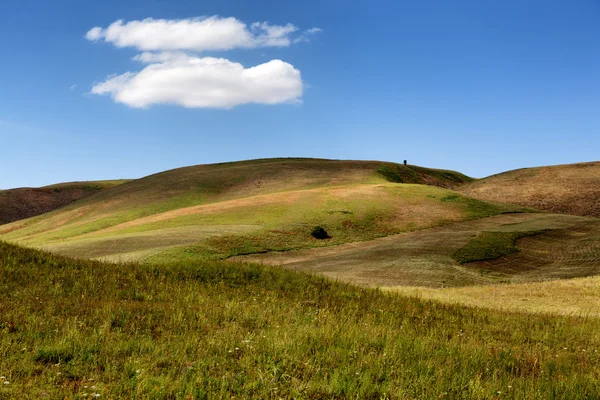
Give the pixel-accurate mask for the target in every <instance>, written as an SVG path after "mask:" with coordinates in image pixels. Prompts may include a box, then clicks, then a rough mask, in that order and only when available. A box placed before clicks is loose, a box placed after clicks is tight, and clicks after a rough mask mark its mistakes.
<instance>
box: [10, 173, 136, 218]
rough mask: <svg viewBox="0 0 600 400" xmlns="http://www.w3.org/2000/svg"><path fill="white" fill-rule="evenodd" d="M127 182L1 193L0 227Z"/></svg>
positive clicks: (64, 185)
mask: <svg viewBox="0 0 600 400" xmlns="http://www.w3.org/2000/svg"><path fill="white" fill-rule="evenodd" d="M124 182H127V181H126V180H110V181H90V182H68V183H60V184H55V185H50V186H44V187H41V188H18V189H9V190H0V225H2V224H7V223H9V222H13V221H18V220H21V219H26V218H30V217H34V216H36V215H40V214H44V213H47V212H49V211H52V210H55V209H57V208H60V207H63V206H65V205H67V204H70V203H73V202H75V201H77V200H81V199H83V198H86V197H88V196H91V195H93V194H95V193H98V192H100V191H102V190H105V189H108V188H111V187H113V186H116V185H120V184H122V183H124Z"/></svg>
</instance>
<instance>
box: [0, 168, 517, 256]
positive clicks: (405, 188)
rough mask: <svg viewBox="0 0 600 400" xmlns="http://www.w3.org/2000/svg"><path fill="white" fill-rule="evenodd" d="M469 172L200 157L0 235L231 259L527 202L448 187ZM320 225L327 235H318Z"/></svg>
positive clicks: (72, 246) (54, 244)
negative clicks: (499, 200) (477, 196)
mask: <svg viewBox="0 0 600 400" xmlns="http://www.w3.org/2000/svg"><path fill="white" fill-rule="evenodd" d="M471 180H472V179H470V178H468V177H466V176H464V175H462V174H459V173H456V172H452V171H445V170H434V169H427V168H422V167H416V166H404V165H398V164H393V163H383V162H376V161H335V160H315V159H270V160H253V161H246V162H236V163H224V164H213V165H201V166H195V167H188V168H181V169H177V170H172V171H167V172H164V173H160V174H156V175H152V176H149V177H146V178H142V179H139V180H135V181H131V182H128V183H126V184H123V185H120V186H117V187H114V188H112V189H110V190H107V191H104V192H102V193H98V194H97V195H95V196H93V197H91V198H88V199H85V200H82V201H80V202H77V203H76V204H73V205H71V206H68V207H65V208H62V209H60V210H57V211H55V212H52V213H48V214H45V215H43V216H39V217H36V218H31V219H28V220H24V221H18V222H15V223H13V224H9V225H5V226H2V227H0V238H1V239H2V240H7V241H11V242H15V243H20V244H23V245H27V246H31V247H38V248H43V249H47V250H50V251H53V252H58V253H61V254H65V255H69V256H73V257H83V258H98V259H103V260H111V261H119V260H151V261H152V262H162V261H165V260H173V259H175V260H177V259H181V258H186V259H189V258H200V259H223V258H227V257H230V256H235V255H240V254H252V253H262V252H267V251H278V250H294V249H302V248H312V247H323V246H332V245H337V244H342V243H349V242H355V241H364V240H369V239H373V238H377V237H382V236H387V235H391V234H395V233H399V232H405V231H411V230H415V229H422V228H428V227H433V226H439V225H443V224H446V223H449V222H453V221H461V220H468V219H476V218H482V217H486V216H490V215H496V214H499V213H504V212H514V211H522V210H523V209H522V208H521V207H518V206H505V205H500V204H492V203H488V202H483V201H479V200H474V199H471V198H468V197H465V196H463V195H460V194H458V193H456V192H454V191H452V190H451V189H450V188H452V187H455V186H457V185H460V184H463V183H465V182H470V181H471ZM411 182H412V183H411ZM317 225H319V226H323V227H324V228H325V229H326V230H327V232H328V234H329V236H330V239H329V240H322V241H319V240H315V239H314V238H313V237H312V236H311V234H310V233H311V231H312V229H313V228H314V227H315V226H317Z"/></svg>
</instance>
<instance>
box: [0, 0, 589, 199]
mask: <svg viewBox="0 0 600 400" xmlns="http://www.w3.org/2000/svg"><path fill="white" fill-rule="evenodd" d="M211 16H218V17H215V19H214V21H216V23H217V24H221V25H223V29H230V28H231V29H234V28H235V29H237V31H236V32H237V33H238V34H239V35H241V36H239V35H238V36H236V37H235V38H229V39H223V38H221V37H213V36H215V35H212V33H214V32H216V31H210V30H209V31H206V30H204V31H203V30H202V29H204V28H202V23H203V21H205V20H202V19H200V18H199V17H211ZM146 18H153V20H152V21H155V22H156V21H159V20H162V21H163V22H164V24H166V25H169V24H178V23H181V21H187V22H188V23H189V24H191V25H194V24H197V25H198V29H199V30H197V31H190V32H192V33H191V36H193V37H191V38H190V37H187V38H178V37H175V39H176V40H174V41H173V42H170V43H166V42H164V40H166V39H165V35H164V32H162V31H160V30H157V31H152V29H155V28H156V26H154V25H152V24H147V25H143V26H145V27H147V28H148V29H150V30H146V31H144V32H145V34H144V35H142V36H141V37H140V36H139V35H138V36H136V35H137V33H139V32H137V31H135V30H130V31H127V30H126V29H122V30H121V31H118V30H114V31H113V30H107V28H108V27H109V26H111V24H113V23H115V22H116V21H118V20H123V22H122V23H121V26H122V27H123V26H125V27H126V28H127V27H133V25H127V24H128V23H130V22H132V21H143V20H144V19H146ZM227 18H229V19H227ZM599 21H600V3H598V2H597V1H595V0H587V1H586V0H577V1H552V0H545V1H522V0H505V1H481V0H477V1H475V0H473V1H452V2H450V1H418V2H417V1H406V2H403V1H377V0H372V1H368V2H367V1H338V0H327V1H322V0H320V1H312V0H303V1H281V0H279V1H252V2H250V1H226V0H218V1H217V0H214V1H208V0H207V1H198V0H196V1H187V0H185V1H184V0H175V1H167V0H154V1H148V0H146V1H112V0H105V1H102V2H82V1H74V0H71V1H66V0H53V1H51V2H50V1H41V0H38V1H31V0H4V1H2V2H1V3H0V54H2V60H1V62H0V121H1V122H0V140H1V141H0V188H11V187H21V186H40V185H45V184H51V183H55V182H63V181H74V180H94V179H112V178H136V177H141V176H145V175H148V174H151V173H155V172H159V171H162V170H166V169H170V168H176V167H180V166H186V165H194V164H203V163H212V162H220V161H232V160H240V159H252V158H263V157H288V156H302V157H324V158H340V159H375V160H386V161H398V162H401V161H402V160H404V159H408V161H409V163H413V164H417V165H423V166H428V167H437V168H447V169H454V170H458V171H461V172H464V173H466V174H468V175H471V176H475V177H483V176H487V175H490V174H493V173H498V172H502V171H505V170H509V169H515V168H521V167H529V166H537V165H549V164H559V163H571V162H580V161H592V160H598V159H599V158H600V157H599V154H600V109H599V106H600V46H599V45H598V44H599V43H600V23H598V22H599ZM146 22H147V21H146ZM226 22H227V24H226ZM255 22H261V23H262V22H268V23H269V24H270V25H262V27H261V26H259V27H257V28H252V24H253V23H255ZM244 24H245V28H244ZM287 24H293V26H294V27H295V30H294V31H293V32H291V33H290V32H288V33H285V32H283V33H281V32H280V31H278V30H277V29H275V30H267V27H270V28H273V27H275V28H282V27H283V28H285V27H286V26H288V27H289V25H287ZM136 26H138V28H139V25H136ZM173 26H175V28H177V27H178V26H179V25H172V27H173ZM219 26H220V25H219ZM94 27H99V29H100V31H99V32H101V34H100V35H99V36H98V37H93V38H92V37H91V36H89V35H88V38H86V34H88V32H89V31H90V30H91V29H92V28H94ZM240 27H241V28H240ZM117 28H118V27H117ZM311 28H318V29H316V30H313V31H308V30H310V29H311ZM169 29H170V28H169ZM240 29H242V30H240ZM283 30H284V31H285V29H283ZM109 31H110V32H109ZM221 31H222V30H219V32H221ZM115 32H116V33H115ZM169 32H171V31H169ZM173 32H175V31H173ZM177 32H179V33H177V34H181V31H180V30H177ZM207 32H209V33H207ZM311 32H312V33H311ZM171 33H172V32H171ZM152 35H155V36H156V38H155V39H156V40H158V42H156V41H154V42H152V41H151V39H152ZM184 35H185V33H184ZM202 35H207V36H210V37H208V39H206V38H203V37H202ZM211 35H212V36H211ZM244 35H245V36H244ZM92 36H93V35H92ZM188 36H189V35H188ZM136 38H137V39H136ZM91 39H94V40H91ZM134 39H135V40H138V41H137V42H136V41H135V40H134ZM188 39H190V40H191V41H192V42H193V43H192V44H185V43H187V40H188ZM205 39H206V40H208V41H209V42H210V41H211V40H212V41H213V42H214V41H216V42H214V43H217V42H218V43H221V42H219V41H223V40H224V41H225V42H224V43H225V44H223V43H221V44H214V43H213V42H210V43H208V42H206V40H205ZM161 40H162V41H163V42H161ZM228 40H229V42H227V41H228ZM296 42H297V43H296ZM207 43H208V44H207ZM211 43H212V44H211ZM228 45H229V46H230V47H231V48H230V49H225V48H226V47H227V46H228ZM119 46H121V47H119ZM148 49H149V50H148ZM145 51H146V52H147V53H148V54H150V56H149V57H152V58H153V60H154V59H158V58H160V57H163V55H164V54H167V55H168V57H169V60H171V59H174V58H175V57H176V56H177V57H179V58H177V61H167V62H166V63H163V64H161V61H156V60H154V61H147V62H146V63H142V62H140V61H139V60H134V59H133V58H134V57H135V56H138V55H140V54H142V53H144V52H145ZM173 54H175V55H173ZM215 59H220V60H222V61H220V64H218V65H216V66H211V67H210V70H208V69H202V70H200V72H198V70H197V69H193V68H197V65H198V63H205V64H206V60H215ZM273 60H281V61H280V62H278V63H276V62H273ZM209 64H210V63H209ZM240 64H241V65H240ZM211 65H212V64H211ZM165 66H166V67H165ZM181 66H185V67H186V68H188V70H190V71H192V72H193V71H195V72H194V74H195V75H194V76H193V77H191V78H190V77H189V76H187V77H184V78H181V79H179V78H173V79H174V80H173V81H169V79H171V78H170V77H173V76H175V75H173V73H174V71H180V70H181V68H180V67H181ZM191 66H193V67H191ZM242 66H243V67H242ZM256 66H262V67H261V68H258V69H253V70H252V71H258V70H260V71H261V74H260V77H258V78H256V80H255V81H252V83H250V84H247V83H244V82H246V81H247V80H244V79H242V78H240V77H241V76H244V77H245V76H247V75H244V74H247V70H246V69H249V68H252V67H256ZM159 67H161V68H162V67H165V68H167V70H166V72H165V71H163V72H164V74H163V75H150V74H149V73H150V72H152V71H156V69H157V68H159ZM189 68H192V69H189ZM202 68H204V67H202ZM206 68H208V67H206ZM219 68H224V69H227V71H229V72H227V73H226V74H225V75H224V77H222V79H221V78H220V79H221V80H219V82H218V83H215V84H214V85H217V86H218V85H222V87H221V86H218V87H212V86H211V85H213V83H214V82H216V81H215V80H214V78H213V75H206V73H208V72H206V71H209V72H210V74H218V75H219V76H220V75H221V70H220V69H219ZM244 68H246V69H244ZM236 71H237V72H236ZM127 72H131V73H132V74H131V75H127V76H126V78H127V79H126V80H127V82H125V83H124V82H122V81H119V82H118V85H117V86H118V87H117V86H115V85H116V84H115V82H112V81H110V79H111V78H110V77H111V75H113V74H116V76H121V75H122V74H125V73H127ZM205 72H206V73H205ZM230 73H231V74H230ZM202 74H204V75H202ZM227 74H230V75H227ZM201 75H202V77H200V76H201ZM206 76H208V78H207V77H206ZM143 77H146V79H145V80H144V79H142V78H143ZM113 78H114V77H113ZM190 79H191V80H190ZM175 81H176V82H175ZM107 82H108V83H109V84H110V85H109V86H107V85H104V86H102V84H103V83H107ZM273 82H276V83H277V85H279V86H277V87H273ZM173 85H179V86H173ZM207 85H208V86H211V90H213V89H214V90H216V91H214V92H213V91H211V93H213V94H214V93H217V94H214V95H210V96H209V95H208V94H207V93H203V90H204V88H206V87H208V86H207ZM94 88H96V89H94ZM94 91H95V92H96V93H93V92H94ZM165 91H168V93H165ZM186 91H187V92H186ZM102 93H103V94H102ZM211 96H212V97H211ZM215 96H217V97H215ZM217 100H218V101H217ZM268 102H271V103H275V104H263V103H268ZM165 103H168V104H165Z"/></svg>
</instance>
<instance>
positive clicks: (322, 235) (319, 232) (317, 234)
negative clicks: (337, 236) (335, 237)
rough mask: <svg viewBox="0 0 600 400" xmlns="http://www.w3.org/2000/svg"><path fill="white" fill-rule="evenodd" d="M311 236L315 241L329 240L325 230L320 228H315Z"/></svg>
mask: <svg viewBox="0 0 600 400" xmlns="http://www.w3.org/2000/svg"><path fill="white" fill-rule="evenodd" d="M311 236H312V237H314V238H315V239H329V238H331V236H329V234H328V233H327V231H326V230H325V228H323V227H322V226H315V227H314V228H313V230H312V232H311Z"/></svg>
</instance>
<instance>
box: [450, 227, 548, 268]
mask: <svg viewBox="0 0 600 400" xmlns="http://www.w3.org/2000/svg"><path fill="white" fill-rule="evenodd" d="M544 232H545V230H539V231H527V232H481V233H480V234H478V235H477V236H476V237H475V238H473V239H472V240H471V241H470V242H469V243H467V245H466V246H464V247H463V248H461V249H459V250H458V251H457V252H456V253H454V254H453V255H452V257H453V258H454V259H455V260H456V261H458V262H459V263H461V264H465V263H469V262H474V261H484V260H494V259H496V258H500V257H504V256H507V255H509V254H512V253H516V252H517V251H519V249H517V247H516V246H515V242H516V241H517V240H518V239H520V238H524V237H527V236H534V235H540V234H542V233H544Z"/></svg>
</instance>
